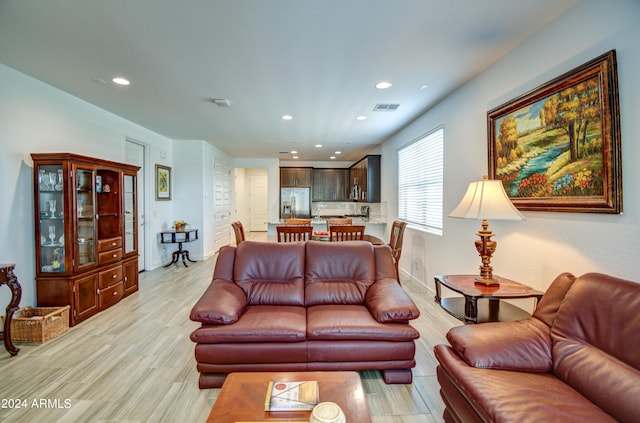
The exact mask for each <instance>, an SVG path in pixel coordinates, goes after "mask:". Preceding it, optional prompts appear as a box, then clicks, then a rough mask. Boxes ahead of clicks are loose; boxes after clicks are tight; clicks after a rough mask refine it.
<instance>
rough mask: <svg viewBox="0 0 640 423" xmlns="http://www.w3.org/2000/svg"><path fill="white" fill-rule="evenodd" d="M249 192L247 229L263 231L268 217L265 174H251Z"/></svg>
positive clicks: (267, 190) (267, 189) (266, 179)
mask: <svg viewBox="0 0 640 423" xmlns="http://www.w3.org/2000/svg"><path fill="white" fill-rule="evenodd" d="M250 186H251V188H250V193H249V196H250V198H249V219H250V220H249V230H250V231H251V232H265V231H266V230H267V220H268V218H269V212H268V208H269V199H268V192H269V185H268V178H267V176H252V177H251V179H250Z"/></svg>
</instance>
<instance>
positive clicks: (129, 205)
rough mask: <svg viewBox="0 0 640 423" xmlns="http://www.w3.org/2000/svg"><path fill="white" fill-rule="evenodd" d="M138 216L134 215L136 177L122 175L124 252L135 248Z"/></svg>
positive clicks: (131, 251) (129, 251)
mask: <svg viewBox="0 0 640 423" xmlns="http://www.w3.org/2000/svg"><path fill="white" fill-rule="evenodd" d="M137 219H138V217H137V216H136V177H135V176H132V175H124V253H125V254H129V253H133V252H135V251H136V250H137V245H136V243H137V242H138V222H137Z"/></svg>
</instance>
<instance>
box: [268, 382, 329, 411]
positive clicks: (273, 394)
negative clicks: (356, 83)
mask: <svg viewBox="0 0 640 423" xmlns="http://www.w3.org/2000/svg"><path fill="white" fill-rule="evenodd" d="M318 402H319V399H318V381H316V380H305V381H299V382H278V381H272V382H269V385H268V387H267V396H266V398H265V402H264V411H308V410H312V409H313V407H315V406H316V405H317V404H318Z"/></svg>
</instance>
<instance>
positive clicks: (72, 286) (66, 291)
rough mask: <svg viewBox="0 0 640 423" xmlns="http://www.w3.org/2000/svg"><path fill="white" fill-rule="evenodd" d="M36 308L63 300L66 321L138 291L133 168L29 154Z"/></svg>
mask: <svg viewBox="0 0 640 423" xmlns="http://www.w3.org/2000/svg"><path fill="white" fill-rule="evenodd" d="M31 157H32V159H33V172H34V209H35V219H34V221H35V241H36V244H35V245H36V249H35V250H36V290H37V301H38V306H48V307H50V306H63V305H70V306H71V310H70V313H69V324H70V325H71V326H73V325H75V324H77V323H79V322H81V321H82V320H85V319H87V318H89V317H90V316H93V315H94V314H96V313H98V312H100V311H102V310H104V309H106V308H108V307H110V306H112V305H113V304H115V303H117V302H118V301H120V300H121V299H122V298H123V297H126V296H127V295H129V294H132V293H133V292H136V291H137V290H138V245H137V242H138V234H137V230H138V224H137V221H136V220H137V216H138V214H137V197H136V195H137V193H136V186H137V181H136V179H137V173H138V169H139V167H138V166H132V165H127V164H122V163H116V162H111V161H108V160H101V159H96V158H92V157H85V156H80V155H77V154H70V153H55V154H31Z"/></svg>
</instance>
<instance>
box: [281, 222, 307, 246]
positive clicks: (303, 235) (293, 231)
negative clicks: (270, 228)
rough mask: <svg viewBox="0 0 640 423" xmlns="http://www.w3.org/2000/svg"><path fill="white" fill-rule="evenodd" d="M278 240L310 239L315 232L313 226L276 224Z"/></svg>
mask: <svg viewBox="0 0 640 423" xmlns="http://www.w3.org/2000/svg"><path fill="white" fill-rule="evenodd" d="M276 231H277V233H278V242H299V241H308V240H310V239H311V234H312V233H313V226H301V225H290V226H286V225H285V226H276Z"/></svg>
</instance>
